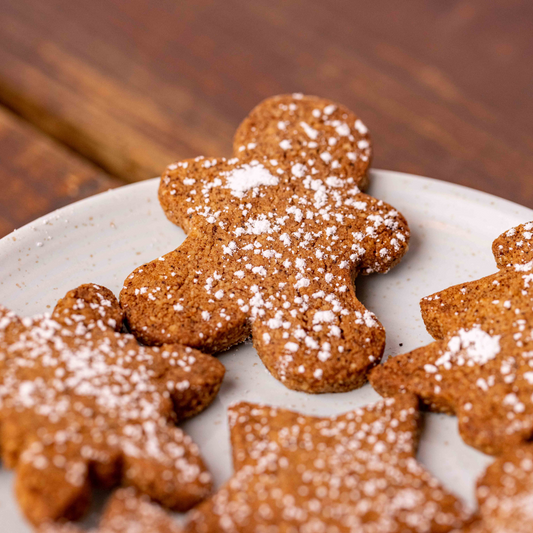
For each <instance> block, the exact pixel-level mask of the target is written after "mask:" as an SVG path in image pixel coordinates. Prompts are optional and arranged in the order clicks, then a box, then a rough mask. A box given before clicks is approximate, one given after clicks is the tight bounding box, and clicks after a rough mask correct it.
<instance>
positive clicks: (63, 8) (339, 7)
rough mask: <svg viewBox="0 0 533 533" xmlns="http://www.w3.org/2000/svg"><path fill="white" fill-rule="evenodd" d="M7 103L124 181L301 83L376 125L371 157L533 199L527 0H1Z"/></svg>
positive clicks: (207, 141)
mask: <svg viewBox="0 0 533 533" xmlns="http://www.w3.org/2000/svg"><path fill="white" fill-rule="evenodd" d="M0 13H1V16H0V102H4V103H5V104H6V105H8V106H10V107H11V108H13V109H15V110H16V111H17V112H18V113H20V114H22V115H23V116H24V117H26V118H27V119H28V120H30V121H32V122H33V123H34V124H36V125H37V126H38V127H39V128H41V129H42V130H44V131H45V132H47V133H48V134H50V135H52V136H54V137H55V138H56V139H58V140H59V141H60V142H62V143H65V144H66V145H68V146H69V147H71V148H72V149H73V150H75V151H77V152H79V153H80V154H82V155H83V156H84V157H86V158H88V159H90V160H92V161H95V162H96V163H97V164H98V165H99V166H101V167H102V168H104V169H106V170H107V171H108V172H109V173H110V174H113V175H116V176H119V177H121V178H123V179H125V180H128V181H131V180H139V179H144V178H149V177H152V176H154V175H157V174H159V173H160V171H161V169H162V168H163V166H164V165H166V164H167V163H168V162H169V161H171V160H173V159H178V158H183V157H190V156H194V155H198V154H209V155H220V154H228V153H229V151H230V146H231V137H232V135H233V131H234V129H235V128H236V126H237V125H238V123H239V122H240V120H241V119H242V118H243V117H244V116H245V115H246V113H247V112H248V111H249V110H250V109H251V107H253V106H254V105H255V104H256V103H257V102H259V101H260V100H261V99H263V98H265V97H267V96H269V95H272V94H276V93H282V92H289V91H296V90H297V91H302V92H306V93H311V94H312V93H314V94H319V95H321V96H327V97H330V98H332V99H335V100H338V101H341V102H343V103H344V104H346V105H348V106H349V107H351V108H352V109H354V110H355V111H356V112H357V113H358V114H360V115H361V116H362V118H363V119H364V121H365V122H366V123H367V124H368V125H369V127H370V128H371V132H372V133H373V137H374V141H375V153H376V157H375V162H374V167H376V168H387V169H393V170H400V171H405V172H413V173H417V174H422V175H426V176H431V177H434V178H437V179H443V180H447V181H452V182H456V183H461V184H464V185H467V186H470V187H475V188H477V189H481V190H484V191H487V192H491V193H494V194H497V195H499V196H503V197H506V198H509V199H511V200H515V201H518V202H520V203H523V204H525V205H528V206H531V207H533V180H532V179H531V176H533V106H532V104H531V96H532V94H533V62H532V61H531V57H533V32H532V31H531V25H532V22H533V3H532V2H530V1H529V0H494V1H491V2H486V1H485V0H449V1H447V2H442V0H411V1H410V2H391V1H390V0H374V1H373V2H366V1H363V0H337V1H335V2H323V1H320V0H291V1H290V2H288V1H286V0H254V1H252V2H250V1H248V0H226V1H225V2H220V1H216V0H195V1H194V2H193V1H184V2H175V1H174V0H159V1H158V2H150V1H149V0H90V1H89V0H79V1H77V2H71V1H70V0H47V1H46V2H42V1H41V0H2V3H1V6H0Z"/></svg>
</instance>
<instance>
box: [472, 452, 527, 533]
mask: <svg viewBox="0 0 533 533" xmlns="http://www.w3.org/2000/svg"><path fill="white" fill-rule="evenodd" d="M477 499H478V501H479V511H480V514H481V521H480V523H479V530H477V531H475V533H531V531H532V530H533V445H531V444H528V445H523V446H520V447H518V448H515V449H514V450H507V451H506V452H505V453H504V454H503V455H502V456H501V457H499V458H498V459H496V461H495V462H494V463H493V464H491V465H490V466H489V467H488V468H487V470H486V472H485V474H484V475H483V476H482V477H481V478H480V479H479V481H478V483H477Z"/></svg>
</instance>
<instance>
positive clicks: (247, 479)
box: [186, 395, 468, 533]
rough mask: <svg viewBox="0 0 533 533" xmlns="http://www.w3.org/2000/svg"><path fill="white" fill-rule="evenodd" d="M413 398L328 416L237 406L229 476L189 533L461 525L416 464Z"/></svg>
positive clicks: (415, 531)
mask: <svg viewBox="0 0 533 533" xmlns="http://www.w3.org/2000/svg"><path fill="white" fill-rule="evenodd" d="M417 407H418V400H417V399H416V398H415V397H414V396H412V395H400V396H398V397H396V398H393V399H387V400H384V401H381V402H379V403H377V404H375V405H370V406H367V407H364V408H361V409H356V410H355V411H351V412H349V413H346V414H344V415H339V416H336V417H331V418H316V417H311V416H304V415H301V414H298V413H294V412H291V411H287V410H285V409H281V408H275V407H266V406H262V405H253V404H249V403H240V404H237V405H235V406H233V407H231V408H230V411H229V420H230V429H231V441H232V446H233V462H234V467H235V474H234V475H233V477H232V478H231V479H230V480H229V481H228V482H227V483H226V484H225V485H224V486H223V487H222V488H221V489H220V490H219V491H218V492H217V493H216V494H215V495H214V496H212V497H211V498H210V499H209V500H206V501H205V502H203V503H202V504H200V505H199V506H198V507H197V508H196V509H195V510H194V511H193V512H192V517H191V521H190V522H189V524H188V525H187V527H186V531H188V532H189V533H192V532H194V533H209V532H215V531H216V532H220V533H238V532H243V533H244V532H246V533H256V532H257V533H259V532H267V531H268V532H272V533H274V532H289V531H294V532H315V531H317V532H329V531H331V532H333V531H335V532H339V533H344V532H350V531H353V532H357V533H378V532H379V533H393V532H394V533H398V532H400V531H401V532H402V533H430V532H431V533H437V532H438V533H444V532H448V531H451V530H453V529H454V528H458V527H461V526H462V525H463V524H464V522H465V521H466V520H467V519H468V513H467V512H466V511H465V509H464V507H463V506H462V504H461V503H460V502H459V501H458V500H457V499H456V498H455V497H454V496H452V495H451V494H450V493H448V492H447V491H446V490H445V489H444V488H443V487H442V486H441V485H440V484H439V482H438V481H437V480H436V479H435V478H434V477H432V476H431V475H430V474H429V473H428V472H427V471H426V470H424V468H423V467H422V466H420V465H419V464H418V463H417V461H416V459H415V449H416V444H417V434H418V408H417Z"/></svg>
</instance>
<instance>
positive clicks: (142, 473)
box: [0, 285, 224, 524]
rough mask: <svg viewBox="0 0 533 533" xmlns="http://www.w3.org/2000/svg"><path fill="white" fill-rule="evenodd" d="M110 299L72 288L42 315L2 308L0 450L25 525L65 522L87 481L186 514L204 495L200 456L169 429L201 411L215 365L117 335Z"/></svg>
mask: <svg viewBox="0 0 533 533" xmlns="http://www.w3.org/2000/svg"><path fill="white" fill-rule="evenodd" d="M121 327H122V311H121V309H120V306H119V304H118V302H117V300H116V298H115V297H114V296H113V294H112V293H111V292H110V291H109V290H107V289H106V288H104V287H100V286H98V285H82V286H81V287H79V288H77V289H75V290H73V291H71V292H69V293H68V294H67V295H66V296H65V298H64V299H62V300H61V301H59V303H58V304H57V306H56V308H55V310H54V312H53V314H52V316H49V315H44V316H37V317H34V318H19V317H17V316H16V315H15V314H14V313H12V312H9V311H8V310H7V309H5V308H0V429H1V431H0V449H1V453H2V460H3V461H4V465H5V466H7V467H8V468H14V469H15V470H16V474H17V477H16V483H15V490H16V495H17V497H18V500H19V502H20V505H21V506H22V509H23V511H24V513H25V515H26V516H27V518H28V519H29V520H30V521H31V522H33V523H34V524H39V523H42V522H44V521H47V520H56V519H59V518H67V519H75V518H77V517H79V516H80V515H81V514H82V513H83V512H84V511H85V509H86V508H87V504H88V501H89V498H90V492H91V485H92V484H93V483H98V484H103V485H106V486H111V485H114V484H116V483H124V484H127V485H132V486H134V487H136V488H138V489H139V490H140V491H141V492H143V493H145V494H147V495H149V496H150V497H151V498H153V499H154V500H157V501H159V502H161V503H162V504H163V505H165V506H167V507H169V508H172V509H177V510H186V509H189V508H190V507H191V506H193V505H194V504H196V503H198V502H199V501H200V500H201V499H202V498H204V497H205V496H206V495H207V494H208V493H209V491H210V488H211V478H210V475H209V473H208V472H207V470H206V468H205V466H204V464H203V461H202V459H201V457H200V453H199V450H198V447H197V446H196V445H195V444H194V443H193V442H192V441H191V439H190V437H188V436H187V435H185V434H184V433H183V432H182V431H181V430H180V429H178V428H177V427H176V426H175V423H176V422H177V421H179V420H181V419H183V418H185V417H188V416H191V415H193V414H196V413H198V412H199V411H201V410H202V409H204V408H205V407H207V406H208V405H209V404H210V403H211V401H212V400H213V398H214V396H215V395H216V393H217V391H218V389H219V387H220V384H221V381H222V378H223V375H224V367H223V366H222V365H221V363H220V362H218V361H217V360H216V359H214V358H213V357H211V356H208V355H205V354H202V353H201V352H198V351H196V350H193V349H191V348H187V347H183V346H179V345H173V346H171V345H164V346H161V347H160V348H145V347H143V346H139V344H138V343H137V341H136V340H135V338H134V337H133V336H131V335H126V334H122V333H119V331H120V329H121Z"/></svg>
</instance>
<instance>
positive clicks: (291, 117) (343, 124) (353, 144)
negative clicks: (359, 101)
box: [233, 94, 372, 190]
mask: <svg viewBox="0 0 533 533" xmlns="http://www.w3.org/2000/svg"><path fill="white" fill-rule="evenodd" d="M233 151H234V153H235V155H237V156H238V157H239V159H241V160H244V161H253V160H254V159H256V158H257V154H261V155H263V156H265V157H266V158H267V159H273V160H276V161H279V162H284V161H286V162H289V164H291V165H294V164H295V163H300V164H302V165H306V164H308V162H309V161H310V160H312V161H313V168H314V169H315V170H316V171H317V174H321V175H326V176H328V177H337V178H339V179H345V178H346V177H347V176H349V177H352V178H353V179H354V181H355V185H357V187H359V189H360V190H365V189H366V187H367V185H368V176H367V171H368V168H369V166H370V163H371V160H372V143H371V139H370V135H369V133H368V128H367V127H366V126H365V124H363V122H362V121H361V119H360V118H358V117H357V116H356V115H355V114H354V113H353V112H352V111H350V110H349V109H348V108H346V107H345V106H343V105H340V104H336V103H333V102H330V101H328V100H325V99H323V98H318V97H316V96H303V95H299V94H293V95H281V96H274V97H273V98H269V99H268V100H265V101H264V102H262V103H260V104H259V105H258V106H257V107H256V108H255V109H253V110H252V112H251V113H250V114H249V115H248V116H247V117H246V118H245V119H244V121H243V122H242V124H241V125H240V126H239V128H238V130H237V132H236V134H235V139H234V143H233Z"/></svg>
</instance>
